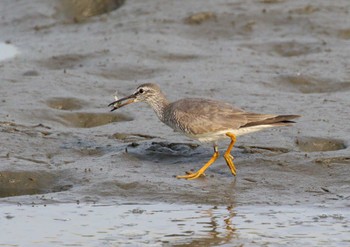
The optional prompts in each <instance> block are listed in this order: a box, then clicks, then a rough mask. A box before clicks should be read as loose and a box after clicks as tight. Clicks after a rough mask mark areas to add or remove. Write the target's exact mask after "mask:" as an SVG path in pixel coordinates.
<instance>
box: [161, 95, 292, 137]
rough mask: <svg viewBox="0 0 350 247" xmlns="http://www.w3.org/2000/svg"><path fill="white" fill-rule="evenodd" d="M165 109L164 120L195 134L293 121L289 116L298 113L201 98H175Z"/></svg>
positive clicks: (179, 129)
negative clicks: (268, 111) (274, 112)
mask: <svg viewBox="0 0 350 247" xmlns="http://www.w3.org/2000/svg"><path fill="white" fill-rule="evenodd" d="M164 112H165V115H164V122H166V123H167V124H168V125H170V126H171V127H172V128H174V129H175V130H178V131H183V132H185V133H190V134H194V135H200V134H204V133H211V132H216V131H222V130H228V129H239V128H245V127H251V126H257V125H275V126H278V125H287V123H292V121H289V120H290V119H294V118H296V117H299V116H297V115H272V114H257V113H250V112H245V111H243V110H242V109H240V108H236V107H234V106H232V105H230V104H228V103H225V102H221V101H216V100H208V99H200V98H188V99H181V100H178V101H175V102H173V103H171V104H169V105H168V106H167V109H166V110H165V111H164Z"/></svg>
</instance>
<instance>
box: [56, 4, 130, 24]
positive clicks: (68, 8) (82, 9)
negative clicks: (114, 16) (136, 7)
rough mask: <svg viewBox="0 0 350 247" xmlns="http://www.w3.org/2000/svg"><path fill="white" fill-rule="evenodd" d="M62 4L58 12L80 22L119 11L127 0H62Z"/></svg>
mask: <svg viewBox="0 0 350 247" xmlns="http://www.w3.org/2000/svg"><path fill="white" fill-rule="evenodd" d="M60 2H61V5H60V7H59V9H58V11H59V12H61V13H64V15H65V16H66V17H68V18H72V19H73V20H74V21H75V22H79V21H83V20H85V19H87V18H89V17H92V16H97V15H101V14H105V13H108V12H111V11H113V10H115V9H118V8H120V7H121V6H122V5H123V4H124V2H125V0H98V1H96V0H61V1H60Z"/></svg>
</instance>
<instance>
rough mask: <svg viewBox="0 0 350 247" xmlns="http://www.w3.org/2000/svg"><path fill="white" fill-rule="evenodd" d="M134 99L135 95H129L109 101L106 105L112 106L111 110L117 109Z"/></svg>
mask: <svg viewBox="0 0 350 247" xmlns="http://www.w3.org/2000/svg"><path fill="white" fill-rule="evenodd" d="M134 101H135V95H133V94H132V95H130V96H128V97H125V98H122V99H119V100H116V101H114V102H112V103H110V104H109V105H108V106H112V107H113V108H112V109H111V111H114V110H117V109H119V108H121V107H123V106H125V105H129V104H131V103H134Z"/></svg>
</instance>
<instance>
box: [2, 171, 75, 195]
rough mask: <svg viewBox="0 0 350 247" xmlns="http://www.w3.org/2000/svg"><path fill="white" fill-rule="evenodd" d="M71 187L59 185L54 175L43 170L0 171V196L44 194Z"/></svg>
mask: <svg viewBox="0 0 350 247" xmlns="http://www.w3.org/2000/svg"><path fill="white" fill-rule="evenodd" d="M71 187H72V186H71V185H59V184H58V181H57V177H56V175H54V174H52V173H48V172H45V171H0V197H10V196H19V195H34V194H45V193H49V192H59V191H64V190H68V189H70V188H71Z"/></svg>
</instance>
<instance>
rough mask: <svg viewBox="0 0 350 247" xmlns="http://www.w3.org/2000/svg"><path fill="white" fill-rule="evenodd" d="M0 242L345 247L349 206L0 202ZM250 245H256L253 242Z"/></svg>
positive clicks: (89, 244)
mask: <svg viewBox="0 0 350 247" xmlns="http://www.w3.org/2000/svg"><path fill="white" fill-rule="evenodd" d="M0 217H1V222H3V223H2V224H0V245H1V246H17V245H18V246H51V245H52V244H54V245H56V246H63V245H70V246H72V245H73V246H178V247H180V246H241V245H249V246H262V245H266V246H286V245H287V246H290V245H291V244H293V245H294V246H316V245H317V246H341V245H343V246H346V243H349V241H350V240H349V235H348V225H349V223H350V211H349V209H345V208H343V209H336V208H332V207H329V208H324V207H305V206H299V207H298V206H245V207H233V206H228V207H221V206H220V207H215V206H214V207H213V206H208V205H203V206H200V205H177V204H164V203H162V204H134V203H130V204H123V205H76V204H57V205H47V206H44V205H40V206H16V205H1V213H0ZM257 243H258V245H257Z"/></svg>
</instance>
